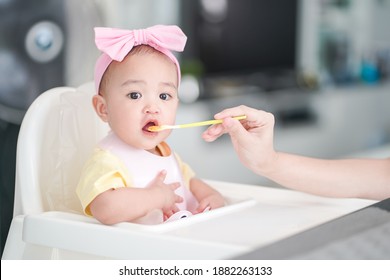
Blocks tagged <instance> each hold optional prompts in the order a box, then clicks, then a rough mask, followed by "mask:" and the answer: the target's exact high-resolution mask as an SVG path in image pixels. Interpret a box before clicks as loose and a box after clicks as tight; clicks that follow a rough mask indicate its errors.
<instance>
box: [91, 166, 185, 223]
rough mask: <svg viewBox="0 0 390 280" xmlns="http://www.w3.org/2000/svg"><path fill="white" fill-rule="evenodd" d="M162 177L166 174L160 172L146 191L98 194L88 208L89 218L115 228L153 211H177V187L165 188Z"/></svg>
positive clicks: (180, 200) (178, 200)
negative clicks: (90, 214)
mask: <svg viewBox="0 0 390 280" xmlns="http://www.w3.org/2000/svg"><path fill="white" fill-rule="evenodd" d="M165 177H166V171H161V172H160V173H159V174H158V175H157V176H156V178H155V179H154V180H153V181H152V182H151V183H150V184H149V185H148V187H146V188H127V187H122V188H117V189H110V190H107V191H105V192H103V193H101V194H100V195H98V196H97V197H96V198H95V199H94V200H93V201H92V202H91V204H90V209H91V213H92V215H93V216H94V217H95V218H96V219H97V220H99V221H100V222H101V223H103V224H116V223H120V222H130V221H133V220H134V219H137V218H140V217H142V216H145V215H146V214H148V213H149V212H150V211H151V210H154V209H162V211H163V213H164V214H167V213H168V215H169V213H170V214H172V213H173V212H176V211H178V209H177V207H176V206H175V204H176V203H180V202H182V201H183V198H181V197H180V196H178V195H176V194H175V193H174V190H175V189H177V188H178V187H179V186H180V184H179V183H172V184H165V183H164V180H165Z"/></svg>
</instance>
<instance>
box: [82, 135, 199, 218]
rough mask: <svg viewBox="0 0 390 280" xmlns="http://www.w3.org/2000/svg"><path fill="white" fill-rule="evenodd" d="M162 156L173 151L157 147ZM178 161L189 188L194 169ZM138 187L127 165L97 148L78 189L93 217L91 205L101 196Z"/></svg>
mask: <svg viewBox="0 0 390 280" xmlns="http://www.w3.org/2000/svg"><path fill="white" fill-rule="evenodd" d="M157 148H158V149H159V152H160V154H161V155H162V156H168V155H170V154H171V150H170V148H169V146H168V145H167V144H166V143H164V142H163V143H161V144H159V145H158V146H157ZM175 156H176V159H177V162H178V165H179V168H180V171H181V173H182V176H183V180H184V184H185V185H186V186H187V187H188V186H189V182H190V180H191V178H193V177H194V175H195V174H194V172H193V171H192V169H191V168H190V167H189V166H188V165H187V164H185V163H184V162H183V161H182V160H181V159H180V158H179V157H178V155H176V154H175ZM122 187H136V186H134V183H133V179H132V175H131V174H129V171H128V169H127V167H126V165H125V164H124V163H123V162H122V160H121V159H119V158H118V157H117V156H115V155H114V154H112V153H111V152H110V151H107V150H104V149H101V148H96V149H95V151H94V153H93V155H92V157H91V158H90V159H89V160H88V161H87V163H86V165H85V166H84V168H83V171H82V174H81V178H80V181H79V184H78V186H77V189H76V193H77V196H78V197H79V199H80V202H81V204H82V207H83V210H84V213H85V214H87V215H89V216H91V215H92V214H91V211H90V209H89V204H90V203H91V202H92V201H93V200H94V199H95V197H97V196H98V195H99V194H101V193H103V192H105V191H107V190H110V189H116V188H122Z"/></svg>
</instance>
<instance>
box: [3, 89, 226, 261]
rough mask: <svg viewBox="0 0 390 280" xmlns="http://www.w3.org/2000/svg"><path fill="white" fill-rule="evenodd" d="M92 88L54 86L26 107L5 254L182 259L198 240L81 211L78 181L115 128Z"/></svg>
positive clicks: (45, 257) (12, 257)
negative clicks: (111, 222)
mask: <svg viewBox="0 0 390 280" xmlns="http://www.w3.org/2000/svg"><path fill="white" fill-rule="evenodd" d="M93 94H94V87H93V83H88V84H85V85H83V86H81V87H79V88H77V89H75V88H69V87H61V88H54V89H51V90H48V91H46V92H45V93H43V94H41V95H40V96H39V97H38V98H37V99H36V100H35V102H34V103H33V104H32V105H31V107H30V108H29V110H28V112H27V113H26V116H25V117H24V120H23V123H22V127H21V129H20V134H19V138H18V148H17V167H16V187H15V206H14V219H13V221H12V224H11V227H10V231H9V235H8V239H7V242H6V246H5V248H4V253H3V258H4V259H36V258H43V259H62V258H77V259H83V258H88V259H94V258H127V259H131V258H155V257H158V258H165V257H167V255H166V254H165V252H166V251H167V250H169V251H170V252H171V253H173V254H170V255H171V256H168V257H169V258H172V257H173V258H176V257H177V258H180V257H182V256H183V252H186V250H188V252H191V251H193V250H192V246H190V247H191V248H189V247H188V246H186V245H183V244H182V245H180V246H176V245H177V244H178V243H179V244H180V243H183V241H180V240H178V241H177V240H174V242H173V243H174V246H173V244H172V238H167V237H166V236H164V235H162V234H158V235H159V236H155V234H151V233H153V232H154V231H161V229H163V230H164V227H165V225H161V226H162V227H161V226H156V227H153V226H152V227H151V226H149V227H148V226H142V225H136V224H129V225H127V227H126V225H117V226H105V225H102V224H100V223H99V222H97V221H96V220H95V219H93V218H89V217H86V216H84V215H83V214H82V209H81V205H80V203H79V201H78V199H77V196H76V193H75V188H76V186H77V181H78V178H79V175H80V172H81V169H82V167H83V165H84V163H85V161H86V159H87V158H88V157H89V156H90V155H91V153H92V150H93V149H94V146H95V144H96V143H97V141H98V140H99V139H101V138H102V137H103V136H104V135H105V134H106V133H107V132H108V129H109V128H108V126H107V125H106V124H105V123H103V122H102V121H101V120H100V119H99V118H98V117H97V115H96V113H95V112H94V110H93V107H92V105H91V104H92V103H91V102H92V95H93ZM172 224H174V223H172ZM170 227H172V226H170ZM165 228H166V227H165ZM141 236H142V238H140V237H141ZM145 238H146V239H145ZM140 242H141V243H140ZM154 243H155V244H154ZM139 244H143V245H144V246H145V247H144V246H143V245H141V246H140V245H139ZM200 247H202V246H200ZM207 247H209V246H208V245H207ZM211 247H212V248H217V247H218V246H211ZM148 248H149V249H148ZM203 249H204V248H203ZM175 251H176V252H175ZM159 252H160V253H159ZM222 253H225V250H222ZM191 254H192V256H194V257H196V258H197V257H199V256H197V254H196V253H195V254H194V252H193V253H191ZM219 254H220V253H218V254H217V255H215V256H214V257H218V256H219Z"/></svg>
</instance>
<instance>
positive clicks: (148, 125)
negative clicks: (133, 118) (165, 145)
mask: <svg viewBox="0 0 390 280" xmlns="http://www.w3.org/2000/svg"><path fill="white" fill-rule="evenodd" d="M157 125H158V124H157V122H155V121H150V122H148V123H147V124H145V125H144V127H143V128H142V130H143V131H147V132H151V131H150V130H149V127H151V126H157Z"/></svg>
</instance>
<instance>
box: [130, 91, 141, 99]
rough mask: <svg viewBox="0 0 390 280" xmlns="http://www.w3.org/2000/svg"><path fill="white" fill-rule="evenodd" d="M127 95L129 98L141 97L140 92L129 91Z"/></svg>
mask: <svg viewBox="0 0 390 280" xmlns="http://www.w3.org/2000/svg"><path fill="white" fill-rule="evenodd" d="M127 97H129V98H130V99H140V98H141V97H142V94H141V93H139V92H130V93H129V94H127Z"/></svg>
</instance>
